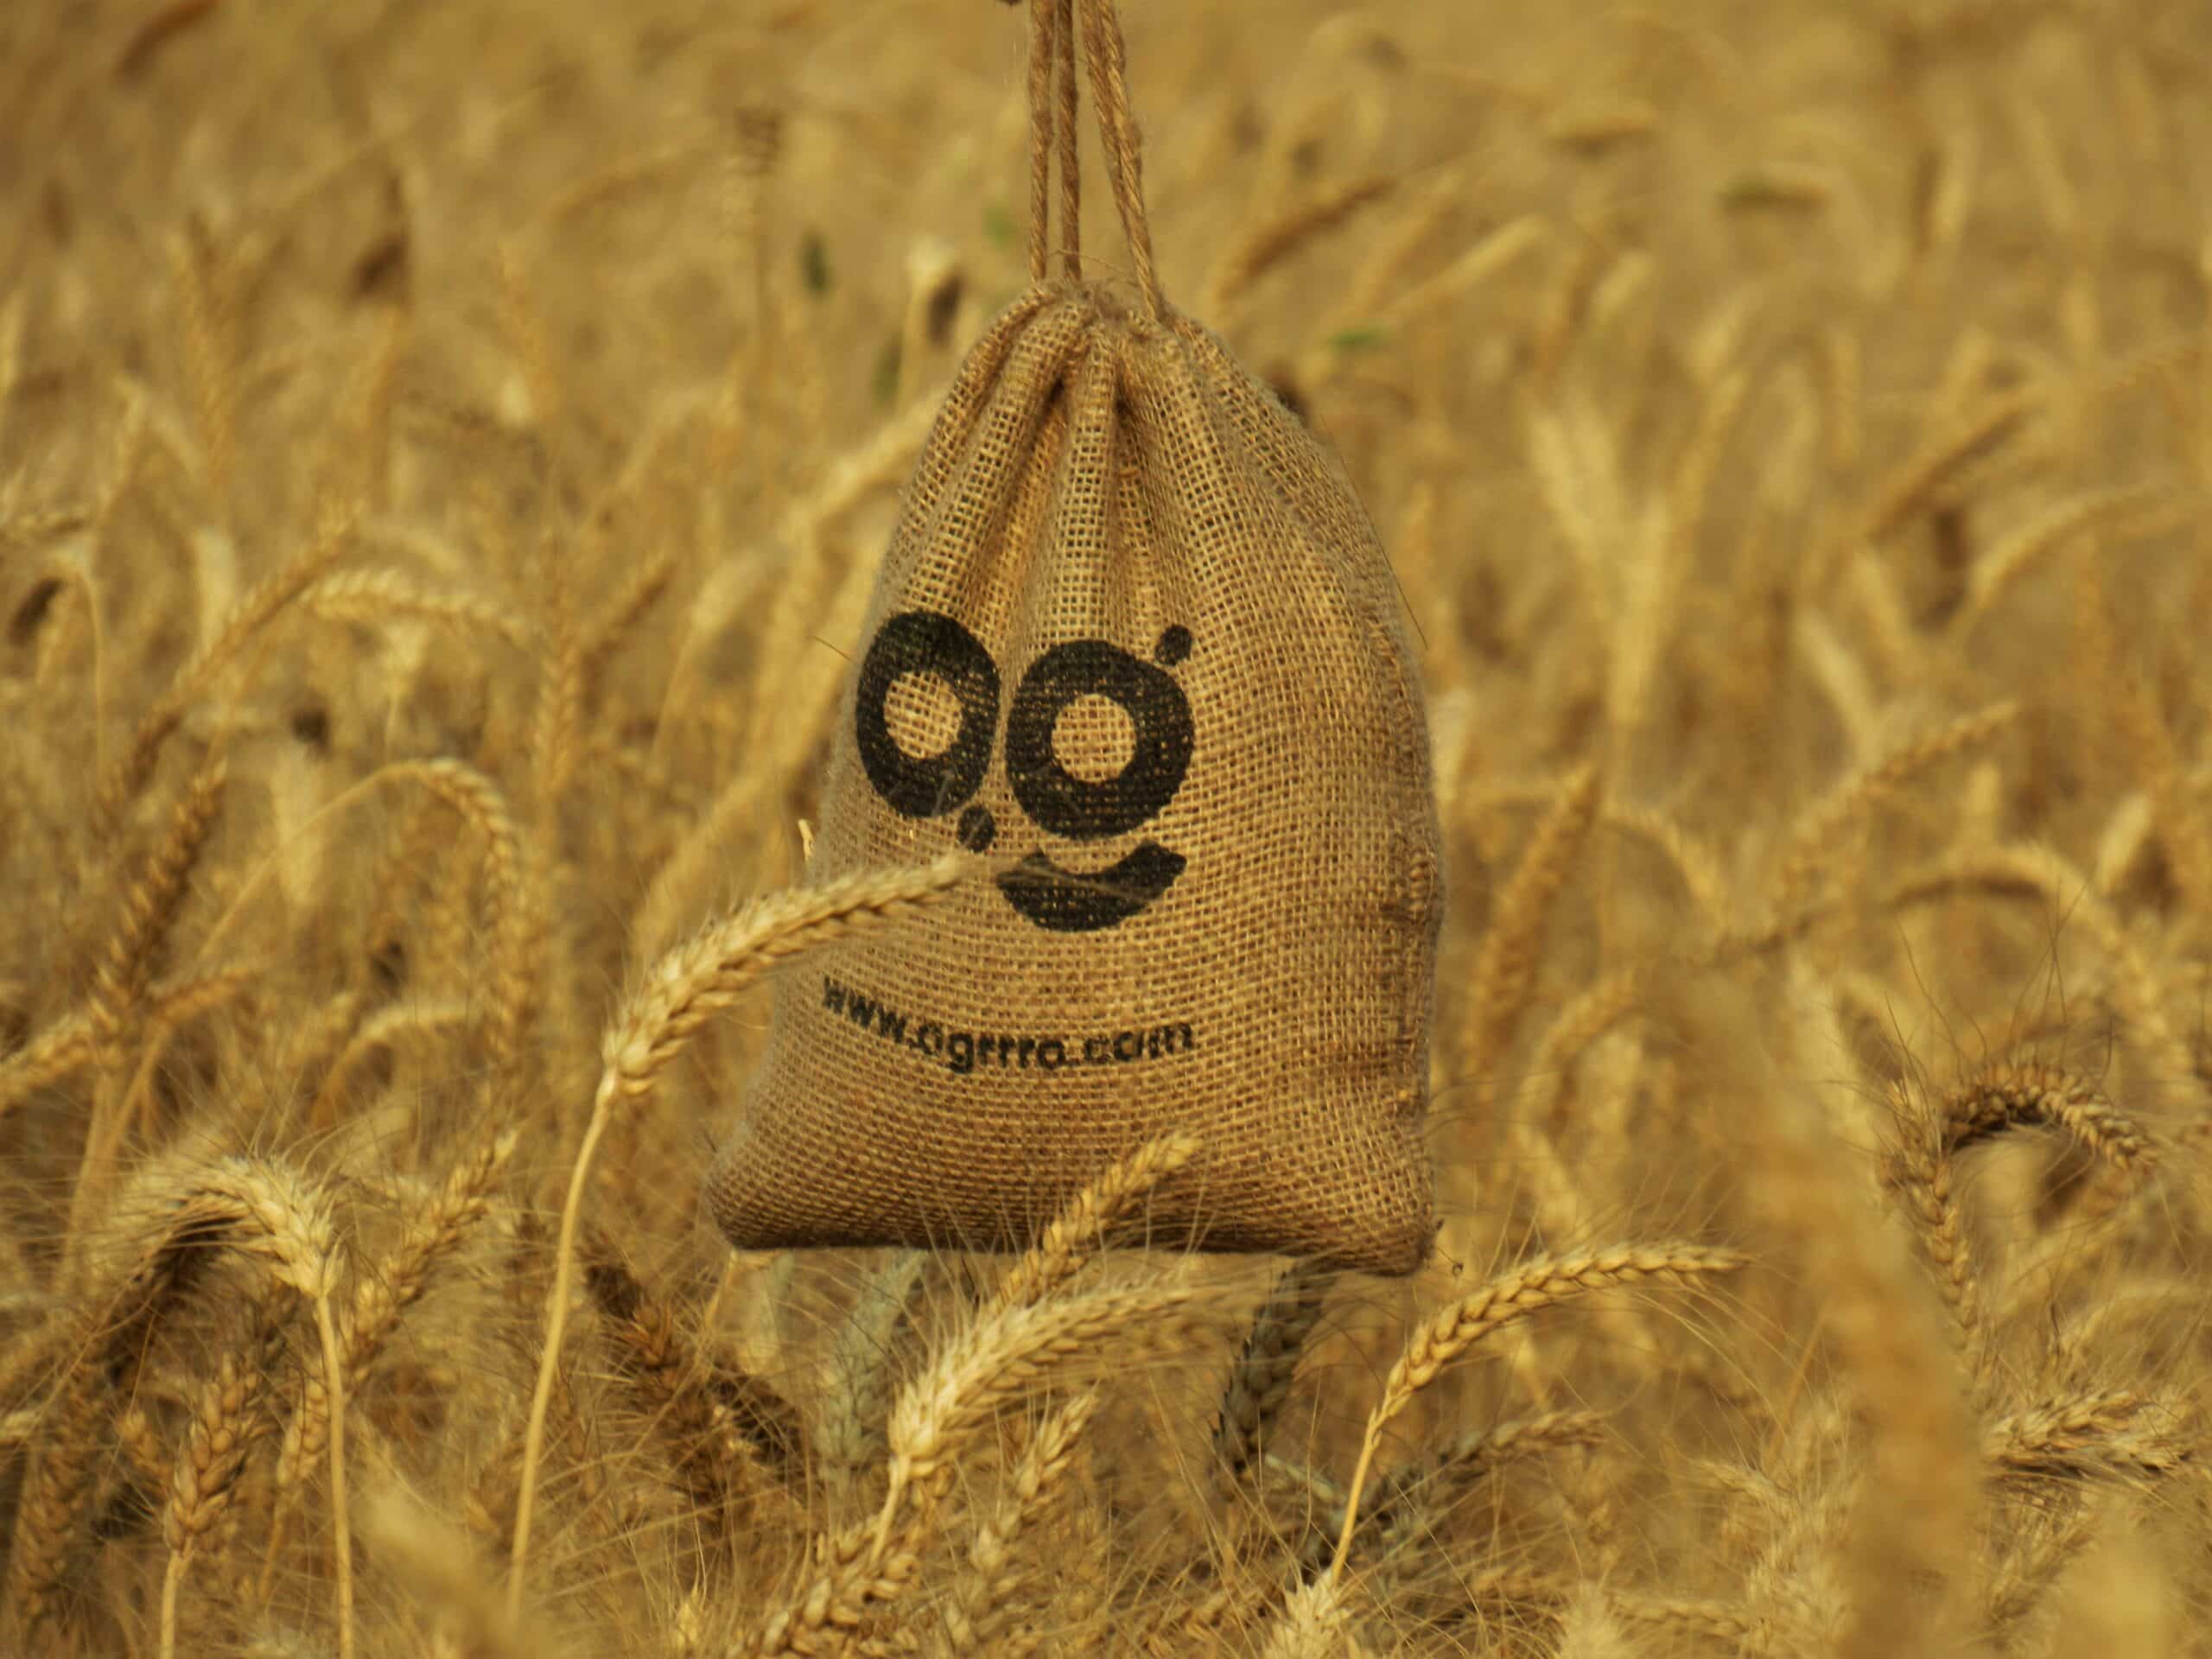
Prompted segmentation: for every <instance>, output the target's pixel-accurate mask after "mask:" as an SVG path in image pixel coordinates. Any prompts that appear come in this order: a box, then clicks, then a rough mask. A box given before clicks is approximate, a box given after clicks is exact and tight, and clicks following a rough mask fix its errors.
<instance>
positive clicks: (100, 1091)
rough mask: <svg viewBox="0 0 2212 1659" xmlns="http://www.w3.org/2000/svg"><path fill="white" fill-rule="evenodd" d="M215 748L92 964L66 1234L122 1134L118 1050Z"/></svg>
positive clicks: (209, 808) (191, 840)
mask: <svg viewBox="0 0 2212 1659" xmlns="http://www.w3.org/2000/svg"><path fill="white" fill-rule="evenodd" d="M228 775H229V773H228V768H227V767H226V765H225V763H224V760H223V756H222V753H221V752H220V751H219V750H218V751H217V752H215V753H213V754H211V755H209V757H208V758H207V761H206V763H205V764H204V765H202V766H201V767H200V771H199V773H198V774H197V775H196V776H195V777H194V779H193V780H192V785H191V787H190V788H188V790H186V791H185V793H184V796H183V798H181V800H179V801H178V803H177V804H176V809H175V811H173V812H172V813H171V814H170V815H169V824H168V830H167V832H166V833H165V834H164V835H163V836H162V840H161V843H160V845H159V846H157V847H156V849H155V850H154V852H153V853H152V855H150V856H149V858H148V859H147V861H146V863H145V865H144V867H143V868H142V869H141V870H140V871H139V873H138V874H137V879H136V880H133V881H132V882H131V884H130V888H129V890H128V891H127V892H126V893H125V894H124V899H123V903H122V906H121V911H122V913H121V914H120V915H119V916H118V918H116V922H115V925H114V927H113V929H112V931H111V932H110V933H109V935H108V940H107V945H106V948H105V950H103V951H102V953H101V955H100V959H99V965H98V966H97V967H96V968H95V969H93V973H92V995H91V998H90V1007H89V1009H88V1014H89V1018H90V1022H91V1032H92V1054H93V1058H94V1059H95V1060H96V1062H97V1064H98V1066H99V1071H98V1079H97V1082H96V1083H95V1085H94V1088H93V1094H92V1119H91V1122H89V1123H88V1124H87V1125H86V1130H85V1151H84V1156H83V1158H82V1159H81V1160H80V1161H79V1167H78V1171H77V1185H76V1188H75V1191H74V1192H73V1193H72V1195H71V1198H70V1203H69V1236H70V1237H71V1238H72V1239H79V1238H81V1237H82V1236H83V1229H84V1221H85V1217H86V1213H87V1211H88V1210H89V1208H90V1206H91V1205H93V1204H95V1203H97V1202H99V1200H100V1199H101V1198H105V1196H106V1192H107V1186H108V1182H109V1176H110V1172H111V1169H112V1167H113V1165H114V1162H115V1160H116V1156H117V1154H118V1152H119V1151H120V1149H121V1143H122V1139H123V1132H124V1125H123V1116H124V1114H123V1098H124V1096H123V1084H124V1082H125V1081H127V1071H126V1070H125V1068H124V1058H125V1053H124V1050H125V1047H126V1045H127V1041H128V1039H129V1037H130V1033H131V1032H132V1030H133V1028H134V1027H135V1025H136V1023H137V1020H138V1018H139V1015H140V1011H141V1007H142V1005H143V1001H144V999H145V991H146V983H147V981H148V980H149V978H150V977H151V976H152V969H153V963H154V960H155V957H156V956H157V955H158V954H159V952H160V951H161V949H162V943H163V941H164V940H165V939H166V938H168V932H169V929H170V927H171V926H172V925H174V923H175V920H176V914H177V912H178V910H179V909H180V908H181V906H182V905H183V903H184V897H185V891H186V887H187V884H188V882H189V881H190V880H191V878H192V871H193V868H194V866H195V865H196V864H198V863H199V861H200V853H201V851H202V850H203V849H205V848H206V847H207V837H208V836H209V835H210V834H211V833H212V832H213V829H214V826H215V817H216V814H217V813H218V812H219V810H221V807H222V802H223V785H224V784H225V781H226V779H227V778H228Z"/></svg>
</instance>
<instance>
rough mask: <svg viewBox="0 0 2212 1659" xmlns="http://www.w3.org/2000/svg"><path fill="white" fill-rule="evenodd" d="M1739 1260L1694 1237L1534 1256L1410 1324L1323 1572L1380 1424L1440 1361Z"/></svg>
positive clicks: (1349, 1517)
mask: <svg viewBox="0 0 2212 1659" xmlns="http://www.w3.org/2000/svg"><path fill="white" fill-rule="evenodd" d="M1744 1262H1745V1257H1744V1256H1742V1255H1738V1253H1737V1252H1736V1251H1733V1250H1722V1249H1706V1248H1704V1247H1702V1246H1700V1245H1695V1244H1657V1245H1634V1244H1630V1245H1618V1246H1616V1247H1614V1248H1613V1249H1606V1250H1590V1251H1585V1252H1582V1253H1580V1254H1579V1255H1570V1256H1563V1257H1548V1256H1547V1257H1542V1258H1540V1259H1539V1260H1537V1261H1535V1262H1530V1263H1529V1264H1528V1265H1527V1266H1526V1267H1522V1268H1516V1269H1515V1270H1514V1271H1513V1272H1511V1273H1509V1274H1503V1275H1502V1276H1501V1277H1499V1278H1497V1279H1493V1280H1491V1282H1490V1283H1488V1284H1486V1285H1484V1287H1482V1288H1481V1289H1479V1290H1478V1291H1476V1292H1474V1293H1473V1294H1471V1295H1469V1296H1465V1297H1462V1298H1461V1299H1460V1300H1459V1301H1457V1302H1454V1303H1452V1306H1449V1307H1446V1309H1445V1310H1444V1311H1443V1312H1442V1313H1439V1314H1437V1315H1436V1316H1435V1317H1434V1318H1433V1319H1430V1320H1429V1321H1428V1322H1427V1324H1426V1325H1420V1326H1417V1327H1416V1328H1415V1329H1414V1333H1413V1337H1412V1339H1411V1340H1409V1341H1408V1343H1407V1344H1406V1347H1405V1351H1404V1352H1403V1353H1402V1354H1400V1355H1399V1356H1398V1361H1397V1363H1395V1365H1393V1366H1391V1368H1390V1373H1389V1376H1387V1377H1385V1378H1384V1379H1383V1398H1382V1400H1381V1401H1380V1402H1377V1404H1376V1408H1375V1409H1374V1410H1373V1411H1372V1412H1370V1414H1368V1419H1367V1432H1366V1433H1365V1435H1364V1436H1363V1438H1362V1440H1361V1442H1360V1448H1359V1462H1358V1463H1357V1465H1355V1466H1354V1468H1353V1470H1352V1477H1351V1485H1350V1487H1349V1488H1348V1489H1347V1496H1346V1497H1345V1499H1344V1525H1343V1527H1342V1528H1341V1529H1339V1530H1338V1534H1337V1553H1336V1558H1335V1560H1332V1562H1331V1563H1330V1566H1329V1576H1330V1577H1332V1578H1334V1577H1336V1576H1337V1575H1338V1574H1339V1573H1342V1572H1343V1571H1344V1557H1345V1556H1346V1555H1347V1554H1349V1553H1350V1552H1351V1540H1352V1534H1353V1532H1354V1530H1355V1529H1357V1526H1358V1524H1359V1498H1360V1491H1361V1489H1362V1488H1363V1486H1364V1485H1365V1484H1366V1483H1367V1472H1368V1470H1369V1469H1370V1467H1371V1466H1372V1465H1373V1464H1374V1461H1375V1451H1376V1446H1379V1445H1380V1444H1381V1442H1382V1438H1383V1429H1384V1428H1386V1427H1389V1423H1390V1421H1391V1419H1393V1418H1394V1417H1395V1416H1396V1415H1397V1414H1399V1413H1400V1412H1402V1411H1403V1410H1404V1409H1405V1408H1406V1407H1407V1406H1408V1405H1409V1404H1410V1403H1412V1401H1413V1397H1414V1395H1416V1394H1418V1393H1420V1392H1421V1389H1425V1388H1427V1386H1428V1385H1429V1383H1432V1382H1433V1381H1434V1380H1435V1377H1436V1374H1437V1373H1438V1372H1439V1371H1440V1370H1443V1369H1444V1367H1445V1366H1446V1365H1447V1364H1449V1363H1451V1362H1452V1360H1454V1359H1457V1358H1458V1357H1459V1356H1460V1355H1461V1354H1463V1353H1465V1352H1466V1351H1467V1350H1468V1349H1469V1348H1471V1347H1472V1346H1473V1345H1474V1344H1476V1343H1478V1342H1479V1341H1481V1340H1482V1339H1483V1338H1484V1337H1487V1336H1489V1335H1490V1334H1491V1332H1495V1331H1498V1330H1501V1329H1503V1327H1505V1326H1506V1325H1511V1324H1513V1323H1514V1322H1515V1321H1516V1320H1518V1319H1526V1318H1527V1317H1528V1316H1529V1314H1531V1313H1537V1312H1539V1311H1541V1309H1544V1308H1547V1307H1550V1306H1554V1305H1555V1304H1557V1303H1560V1302H1563V1301H1566V1300H1569V1299H1570V1298H1572V1297H1575V1296H1580V1295H1582V1294H1585V1293H1586V1292H1589V1291H1593V1290H1605V1289H1609V1288H1611V1287H1613V1286H1616V1285H1633V1284H1639V1283H1642V1282H1644V1281H1649V1280H1657V1281H1661V1282H1662V1283H1666V1284H1686V1283H1688V1282H1689V1281H1692V1280H1694V1279H1697V1278H1700V1277H1702V1276H1705V1275H1707V1274H1719V1273H1732V1272H1734V1271H1735V1270H1736V1269H1737V1268H1740V1267H1742V1266H1743V1265H1744Z"/></svg>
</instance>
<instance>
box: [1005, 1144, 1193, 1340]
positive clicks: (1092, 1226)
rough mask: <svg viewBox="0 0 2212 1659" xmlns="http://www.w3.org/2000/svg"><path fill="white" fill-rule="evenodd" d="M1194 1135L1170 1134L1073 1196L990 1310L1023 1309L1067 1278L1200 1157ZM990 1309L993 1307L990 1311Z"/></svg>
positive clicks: (1017, 1264)
mask: <svg viewBox="0 0 2212 1659" xmlns="http://www.w3.org/2000/svg"><path fill="white" fill-rule="evenodd" d="M1200 1150H1201V1143H1200V1141H1198V1139H1197V1137H1195V1136H1193V1135H1162V1136H1160V1138H1159V1139H1158V1140H1156V1141H1147V1142H1146V1143H1145V1144H1144V1145H1143V1146H1141V1147H1138V1148H1137V1149H1136V1150H1135V1152H1133V1153H1131V1154H1128V1156H1127V1157H1125V1158H1122V1159H1120V1160H1117V1161H1116V1162H1115V1163H1113V1164H1110V1165H1109V1166H1107V1167H1106V1168H1105V1169H1104V1170H1103V1171H1102V1172H1101V1173H1099V1175H1098V1176H1097V1177H1096V1179H1094V1180H1093V1181H1092V1182H1091V1183H1090V1185H1088V1186H1086V1187H1084V1189H1083V1191H1082V1192H1078V1193H1077V1194H1076V1195H1075V1197H1074V1198H1071V1199H1070V1200H1069V1201H1068V1203H1067V1205H1065V1207H1064V1208H1063V1209H1062V1210H1061V1211H1060V1213H1059V1214H1058V1216H1056V1217H1053V1219H1052V1224H1051V1225H1050V1226H1048V1227H1047V1228H1046V1230H1045V1232H1044V1236H1042V1237H1040V1238H1039V1239H1038V1241H1037V1242H1036V1243H1034V1244H1033V1245H1032V1246H1031V1247H1030V1248H1029V1249H1027V1251H1026V1252H1024V1253H1023V1255H1022V1257H1021V1259H1020V1261H1019V1262H1015V1263H1014V1266H1013V1267H1012V1268H1008V1269H1007V1274H1006V1277H1005V1278H1003V1279H1001V1281H999V1286H998V1288H997V1289H996V1290H995V1292H993V1293H992V1296H991V1301H990V1308H994V1309H995V1308H1001V1307H1020V1306H1026V1305H1027V1304H1028V1303H1031V1302H1035V1301H1039V1300H1042V1299H1043V1298H1044V1297H1045V1296H1046V1295H1048V1294H1051V1293H1052V1290H1054V1289H1055V1288H1056V1287H1058V1286H1060V1285H1061V1284H1064V1283H1065V1282H1066V1281H1067V1280H1068V1279H1069V1278H1071V1276H1073V1274H1075V1272H1076V1270H1077V1268H1081V1267H1082V1266H1083V1264H1084V1262H1087V1261H1089V1260H1090V1257H1091V1256H1092V1255H1093V1254H1094V1253H1096V1251H1097V1250H1098V1249H1101V1248H1102V1247H1103V1245H1104V1244H1105V1243H1106V1236H1107V1233H1108V1231H1109V1230H1110V1229H1111V1228H1112V1227H1113V1226H1114V1224H1116V1222H1118V1221H1120V1220H1121V1219H1122V1217H1125V1216H1127V1215H1128V1212H1129V1211H1130V1209H1131V1208H1132V1207H1133V1206H1134V1205H1135V1204H1136V1202H1137V1200H1138V1199H1139V1198H1142V1197H1143V1196H1144V1195H1145V1194H1146V1193H1147V1192H1151V1191H1152V1189H1153V1188H1154V1187H1155V1186H1157V1185H1160V1182H1162V1181H1164V1180H1166V1179H1167V1178H1168V1177H1169V1176H1170V1175H1173V1173H1175V1172H1176V1171H1177V1170H1179V1169H1181V1168H1182V1167H1183V1166H1185V1164H1187V1163H1189V1162H1190V1161H1191V1160H1192V1159H1193V1158H1195V1157H1197V1156H1198V1153H1199V1151H1200ZM986 1311H987V1312H988V1311H989V1310H988V1309H987V1310H986Z"/></svg>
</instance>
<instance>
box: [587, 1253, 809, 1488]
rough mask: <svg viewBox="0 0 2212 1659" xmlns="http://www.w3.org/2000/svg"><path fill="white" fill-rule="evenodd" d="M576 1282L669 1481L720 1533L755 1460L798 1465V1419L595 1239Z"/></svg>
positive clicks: (752, 1477)
mask: <svg viewBox="0 0 2212 1659" xmlns="http://www.w3.org/2000/svg"><path fill="white" fill-rule="evenodd" d="M584 1284H585V1288H586V1289H587V1290H588V1292H589V1294H590V1296H591V1300H593V1301H594V1303H595V1304H597V1306H598V1307H599V1311H600V1314H601V1318H602V1319H603V1320H604V1321H605V1324H606V1327H607V1338H608V1347H609V1349H610V1350H611V1351H612V1357H613V1370H614V1372H615V1374H616V1375H617V1376H620V1377H621V1378H622V1379H623V1381H624V1382H626V1383H628V1384H629V1385H630V1387H631V1388H632V1390H633V1391H634V1392H635V1393H636V1395H638V1398H639V1402H640V1403H641V1404H643V1405H644V1406H645V1408H646V1414H647V1415H648V1416H649V1417H650V1418H651V1419H652V1423H653V1426H654V1427H655V1428H656V1429H657V1430H658V1431H659V1433H660V1434H661V1436H662V1438H663V1439H664V1440H665V1441H666V1442H667V1455H668V1465H669V1470H670V1472H671V1475H672V1476H673V1477H674V1480H675V1484H677V1485H678V1486H679V1487H680V1488H681V1489H682V1490H683V1493H684V1495H685V1496H686V1497H688V1498H689V1499H690V1502H691V1507H692V1513H693V1515H694V1516H695V1517H696V1519H697V1521H699V1522H701V1523H702V1524H703V1525H704V1526H705V1527H707V1528H709V1529H716V1530H719V1531H722V1532H728V1530H729V1529H731V1528H732V1527H733V1525H734V1522H735V1520H736V1519H737V1516H738V1508H739V1503H740V1500H741V1498H742V1497H743V1496H744V1493H745V1491H746V1489H747V1486H749V1485H751V1484H754V1483H755V1482H756V1481H757V1479H758V1471H759V1470H760V1465H761V1464H762V1463H763V1462H766V1463H769V1464H772V1465H775V1466H777V1467H779V1468H788V1467H790V1466H791V1465H795V1464H798V1463H800V1462H802V1461H803V1460H804V1449H803V1447H802V1446H801V1443H800V1436H799V1427H798V1414H796V1413H795V1412H793V1411H792V1410H791V1407H790V1406H789V1405H788V1404H787V1403H786V1402H785V1400H784V1398H783V1396H782V1395H779V1394H778V1393H776V1391H775V1390H774V1389H771V1388H770V1387H768V1385H767V1384H766V1383H762V1382H760V1380H759V1379H758V1378H756V1377H753V1376H747V1374H746V1373H745V1372H743V1371H741V1370H735V1369H734V1368H732V1367H728V1366H721V1365H717V1364H716V1363H715V1361H714V1359H713V1358H712V1357H711V1356H710V1355H709V1354H708V1353H706V1352H705V1351H702V1349H701V1348H699V1347H697V1346H696V1345H695V1344H693V1342H692V1340H691V1339H690V1337H689V1336H687V1335H686V1334H685V1332H684V1331H683V1327H682V1325H680V1324H679V1323H678V1320H677V1313H676V1310H675V1309H674V1308H672V1307H671V1306H669V1305H668V1304H667V1303H665V1302H663V1301H661V1300H658V1299H657V1298H655V1297H653V1296H652V1295H651V1294H649V1293H648V1292H647V1291H646V1289H645V1287H644V1286H643V1285H641V1284H639V1282H638V1281H637V1279H636V1277H635V1276H634V1275H633V1274H632V1273H631V1272H630V1270H629V1268H626V1266H624V1265H623V1263H622V1262H620V1260H619V1259H618V1258H617V1257H616V1255H615V1254H614V1252H613V1248H612V1247H611V1245H609V1244H608V1243H607V1242H606V1241H605V1240H603V1239H599V1238H594V1241H593V1242H592V1245H591V1247H590V1249H589V1250H588V1260H587V1262H586V1264H585V1268H584Z"/></svg>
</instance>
